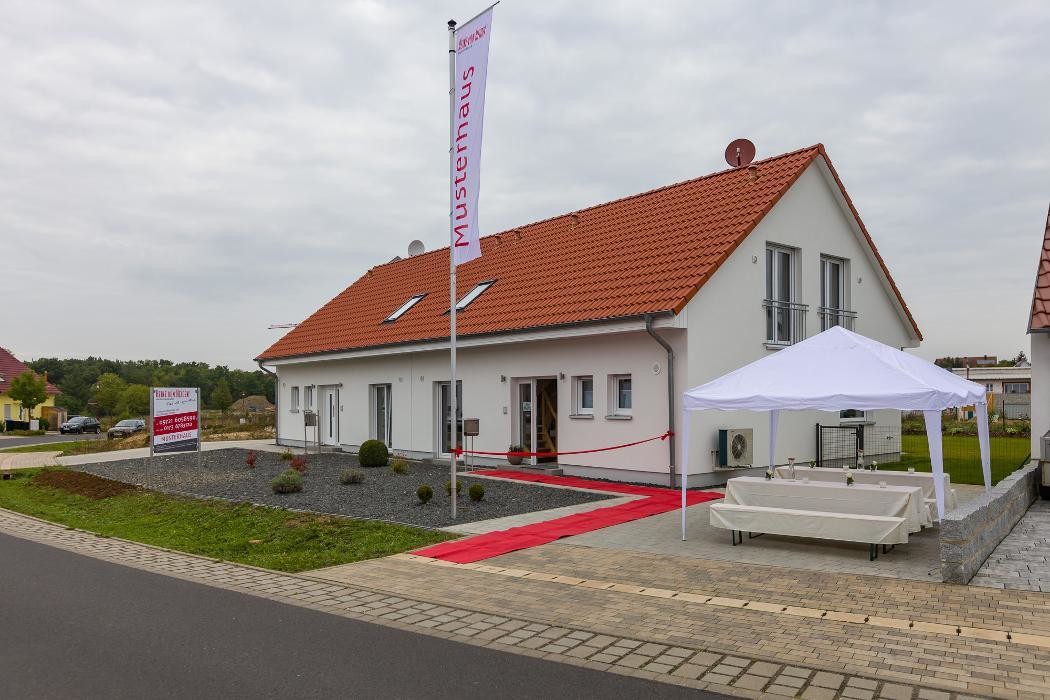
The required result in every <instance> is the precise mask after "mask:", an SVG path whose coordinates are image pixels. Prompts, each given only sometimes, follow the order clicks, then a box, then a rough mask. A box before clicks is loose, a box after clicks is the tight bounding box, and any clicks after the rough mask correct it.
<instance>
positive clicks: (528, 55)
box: [0, 0, 1050, 367]
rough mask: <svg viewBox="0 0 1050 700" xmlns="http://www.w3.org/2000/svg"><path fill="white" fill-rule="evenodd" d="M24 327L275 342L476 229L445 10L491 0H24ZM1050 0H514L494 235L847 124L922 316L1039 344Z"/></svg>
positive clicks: (194, 355) (14, 76)
mask: <svg viewBox="0 0 1050 700" xmlns="http://www.w3.org/2000/svg"><path fill="white" fill-rule="evenodd" d="M0 8H2V13H0V16H2V17H3V18H4V21H3V22H2V23H0V65H3V66H4V70H3V71H0V92H2V95H3V99H2V100H0V279H2V280H3V281H4V286H5V289H6V292H7V293H6V295H5V298H4V302H3V304H0V345H4V346H7V347H8V348H10V349H12V350H13V351H15V352H16V354H18V355H20V356H21V357H23V358H26V359H28V358H34V357H40V356H53V355H57V356H66V357H79V356H87V355H101V356H106V357H115V358H121V359H140V358H160V357H164V358H168V359H172V360H176V361H178V360H202V361H207V362H210V363H221V364H228V365H230V366H232V367H252V366H254V365H253V364H252V358H253V357H254V356H255V355H256V354H258V353H259V352H261V351H262V350H263V349H265V348H266V347H267V346H268V345H269V344H270V343H271V342H273V341H274V340H275V339H276V338H277V337H278V334H279V333H280V331H271V330H267V326H268V325H269V324H271V323H282V322H294V321H299V320H301V319H303V318H305V317H306V316H307V315H308V314H310V313H311V312H312V311H314V310H315V309H316V308H317V307H319V306H320V305H321V304H322V303H324V302H325V301H327V300H328V299H329V298H331V297H332V296H334V295H336V294H337V293H339V292H340V291H341V290H342V289H344V288H345V287H346V286H347V285H349V284H350V283H351V282H352V281H353V280H354V279H355V278H356V277H358V276H359V275H360V274H361V273H362V272H364V271H365V270H366V269H368V268H369V267H371V266H372V265H375V264H378V263H382V262H386V261H387V260H389V259H390V258H392V257H393V256H394V255H398V254H404V251H405V249H406V246H407V244H408V242H409V241H410V240H412V239H413V238H420V239H422V240H423V241H424V242H425V243H426V245H427V248H428V249H431V248H435V247H439V246H441V245H442V244H445V245H447V241H448V233H447V210H448V194H447V189H446V188H447V184H446V183H447V148H448V141H447V138H448V136H447V134H448V103H447V99H448V98H447V90H448V76H447V71H448V68H447V60H446V59H447V53H446V51H447V33H446V31H445V22H446V20H448V19H449V18H451V17H454V18H458V19H460V20H465V19H467V18H468V17H469V16H471V15H473V14H474V13H475V12H477V11H478V10H481V9H482V4H481V2H480V1H477V0H472V1H471V2H461V1H457V2H450V3H438V2H432V1H431V2H422V1H420V2H414V3H411V2H397V3H393V2H391V3H382V2H370V1H361V2H335V1H331V2H306V1H300V2H263V1H261V0H211V1H208V2H192V1H189V0H179V1H178V2H172V1H170V0H165V1H150V0H137V1H136V2H124V1H120V0H84V1H76V0H63V1H61V2H57V1H53V0H26V1H24V2H23V1H20V0H0ZM1047 36H1050V3H1045V2H1028V3H1024V2H1010V3H997V4H995V6H994V7H993V6H992V5H990V4H989V3H987V2H972V3H961V2H945V3H940V4H938V3H914V2H867V3H835V2H812V3H805V2H791V3H777V4H773V3H767V2H752V3H748V2H732V3H727V2H710V3H708V2H696V1H695V0H693V1H687V2H663V1H661V0H655V1H653V2H613V1H610V0H602V1H595V2H580V1H574V2H563V3H553V2H551V3H547V2H544V3H540V2H525V1H524V0H505V1H504V2H503V3H502V4H501V5H500V6H499V7H498V8H497V10H496V17H495V21H494V28H493V38H492V50H491V60H490V69H489V90H488V102H487V108H486V124H485V126H486V132H485V155H484V160H483V168H482V190H481V204H480V223H481V228H482V231H483V232H484V233H489V232H496V231H500V230H503V229H506V228H509V227H513V226H515V225H520V224H524V223H528V222H531V221H534V220H538V219H542V218H545V217H548V216H552V215H556V214H560V213H563V212H567V211H571V210H575V209H579V208H582V207H584V206H587V205H590V204H595V203H599V202H602V201H606V200H609V199H613V198H616V197H620V196H623V195H628V194H632V193H635V192H639V191H642V190H645V189H650V188H653V187H657V186H660V185H664V184H669V183H672V182H676V181H679V180H683V179H688V178H692V177H696V176H699V175H703V174H706V173H709V172H712V171H715V170H720V169H722V168H724V167H725V165H724V161H723V160H722V154H723V150H724V148H725V146H726V144H727V143H728V142H729V141H730V140H732V139H733V138H736V137H740V136H746V137H748V138H751V139H752V140H753V141H754V142H755V143H756V144H757V146H758V151H759V157H765V156H770V155H774V154H777V153H781V152H784V151H789V150H794V149H796V148H799V147H802V146H806V145H810V144H813V143H816V142H822V143H824V144H825V145H826V146H827V148H828V152H829V155H830V156H831V158H832V160H833V162H834V163H835V165H836V167H837V169H838V171H839V173H840V174H841V175H842V177H843V179H844V181H845V183H846V186H847V188H848V189H849V191H850V194H851V195H852V197H853V199H854V202H855V203H856V205H857V207H858V208H859V210H860V212H861V215H862V217H863V218H864V221H865V223H866V224H867V226H868V228H869V229H870V231H871V232H872V235H873V236H874V238H875V241H876V244H877V245H878V246H879V248H880V251H881V252H882V254H883V256H884V257H885V258H886V260H887V262H888V264H889V266H890V269H891V271H892V273H893V275H894V277H895V278H896V280H897V283H898V285H899V286H900V288H901V290H902V291H903V293H904V296H905V299H906V300H907V302H908V303H909V305H910V306H911V308H912V310H913V312H914V313H915V316H916V318H917V319H918V322H919V324H920V327H921V328H922V330H923V332H924V334H925V336H926V342H925V343H924V344H923V347H922V349H921V350H920V354H922V355H924V356H926V357H930V358H932V357H936V356H939V355H943V354H956V355H974V354H984V353H989V354H998V355H1000V356H1013V355H1014V354H1015V353H1016V352H1017V351H1018V350H1020V349H1022V348H1023V349H1025V351H1026V352H1027V351H1028V340H1027V337H1026V336H1025V327H1026V322H1027V314H1028V306H1029V304H1030V301H1031V292H1032V284H1033V280H1034V274H1035V268H1036V262H1037V255H1038V251H1039V247H1040V243H1041V240H1042V232H1043V225H1044V222H1045V218H1046V213H1047V205H1048V204H1050V109H1047V100H1048V95H1047V89H1048V86H1050V61H1048V60H1047V58H1046V37H1047Z"/></svg>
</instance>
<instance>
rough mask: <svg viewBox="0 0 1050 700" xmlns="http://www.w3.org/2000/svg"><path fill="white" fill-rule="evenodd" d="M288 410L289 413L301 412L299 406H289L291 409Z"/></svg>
mask: <svg viewBox="0 0 1050 700" xmlns="http://www.w3.org/2000/svg"><path fill="white" fill-rule="evenodd" d="M288 412H289V413H298V412H299V409H298V408H289V409H288Z"/></svg>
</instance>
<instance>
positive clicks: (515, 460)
mask: <svg viewBox="0 0 1050 700" xmlns="http://www.w3.org/2000/svg"><path fill="white" fill-rule="evenodd" d="M524 451H525V446H524V445H511V446H510V447H508V448H507V461H508V462H510V463H511V464H513V465H514V466H518V465H519V464H521V461H522V459H524V458H523V457H522V456H521V455H516V454H513V453H514V452H524Z"/></svg>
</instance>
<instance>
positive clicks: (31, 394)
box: [7, 370, 47, 418]
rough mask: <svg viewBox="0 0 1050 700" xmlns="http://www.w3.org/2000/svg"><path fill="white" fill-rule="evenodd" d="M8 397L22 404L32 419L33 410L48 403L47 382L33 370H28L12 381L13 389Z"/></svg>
mask: <svg viewBox="0 0 1050 700" xmlns="http://www.w3.org/2000/svg"><path fill="white" fill-rule="evenodd" d="M7 395H8V396H10V397H11V398H12V399H14V400H15V401H17V402H18V403H19V404H21V406H22V408H23V409H25V410H26V411H28V412H29V417H30V418H32V417H33V409H34V408H36V407H37V406H39V405H40V404H42V403H44V402H45V401H47V382H45V381H44V378H43V377H40V376H37V374H36V373H35V372H33V371H32V370H27V371H25V372H23V373H22V374H20V375H18V376H17V377H15V378H14V379H12V380H11V388H10V389H8V391H7ZM19 417H21V411H19Z"/></svg>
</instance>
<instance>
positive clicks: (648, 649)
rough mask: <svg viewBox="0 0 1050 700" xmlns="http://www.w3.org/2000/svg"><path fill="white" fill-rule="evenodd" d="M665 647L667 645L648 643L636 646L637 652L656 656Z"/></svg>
mask: <svg viewBox="0 0 1050 700" xmlns="http://www.w3.org/2000/svg"><path fill="white" fill-rule="evenodd" d="M665 649H667V647H665V646H664V645H662V644H653V643H649V644H643V645H642V646H640V647H638V653H639V654H645V655H646V656H658V655H660V654H662V653H663V652H664V650H665Z"/></svg>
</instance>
